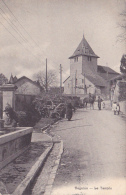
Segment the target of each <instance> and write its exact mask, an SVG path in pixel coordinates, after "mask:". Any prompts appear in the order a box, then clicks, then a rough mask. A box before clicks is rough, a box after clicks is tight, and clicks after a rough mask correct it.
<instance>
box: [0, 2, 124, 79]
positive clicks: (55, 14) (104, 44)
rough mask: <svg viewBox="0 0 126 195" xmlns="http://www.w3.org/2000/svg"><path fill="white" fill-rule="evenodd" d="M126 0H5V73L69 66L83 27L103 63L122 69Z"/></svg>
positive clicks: (1, 33)
mask: <svg viewBox="0 0 126 195" xmlns="http://www.w3.org/2000/svg"><path fill="white" fill-rule="evenodd" d="M124 1H125V0H66V1H64V0H11V1H10V0H0V73H3V74H4V75H5V76H6V77H7V78H9V77H10V75H11V73H12V74H13V76H15V75H16V76H17V77H18V78H19V77H20V76H24V75H25V76H27V77H29V78H33V75H34V74H35V73H37V72H38V71H40V70H45V62H46V58H47V59H48V69H55V70H56V72H57V74H59V66H60V64H62V67H63V80H65V79H66V78H67V76H69V63H70V62H69V59H68V58H69V57H70V56H71V55H72V54H73V52H74V51H75V49H76V48H77V46H78V44H79V43H80V41H81V39H82V37H83V33H84V36H85V38H86V39H87V41H88V42H89V44H90V46H91V47H92V49H93V50H94V52H95V53H96V54H97V55H98V56H100V59H98V64H99V65H103V66H106V65H107V66H109V67H111V68H113V69H115V70H119V66H120V59H121V57H122V54H123V53H125V50H126V48H125V42H124V41H123V42H121V41H118V35H119V34H121V33H122V30H121V29H120V28H119V25H118V24H119V22H120V20H121V17H120V15H119V14H120V12H121V11H122V10H123V9H124Z"/></svg>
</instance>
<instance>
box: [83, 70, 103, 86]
mask: <svg viewBox="0 0 126 195" xmlns="http://www.w3.org/2000/svg"><path fill="white" fill-rule="evenodd" d="M83 76H85V77H86V78H87V79H88V80H89V81H90V82H91V83H93V84H94V85H95V86H98V87H106V86H107V83H106V81H105V80H104V79H103V78H102V77H100V76H99V75H98V74H96V73H92V74H91V75H89V74H83Z"/></svg>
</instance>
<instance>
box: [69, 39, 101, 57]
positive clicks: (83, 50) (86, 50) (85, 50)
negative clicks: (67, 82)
mask: <svg viewBox="0 0 126 195" xmlns="http://www.w3.org/2000/svg"><path fill="white" fill-rule="evenodd" d="M80 55H85V56H92V57H96V58H99V57H98V56H97V55H96V54H95V53H94V51H93V50H92V48H91V47H90V45H89V44H88V42H87V40H86V39H85V37H84V36H83V39H82V41H81V42H80V44H79V45H78V47H77V49H76V50H75V52H74V53H73V55H72V56H71V57H69V58H73V57H75V56H80Z"/></svg>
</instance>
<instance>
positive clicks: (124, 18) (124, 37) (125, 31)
mask: <svg viewBox="0 0 126 195" xmlns="http://www.w3.org/2000/svg"><path fill="white" fill-rule="evenodd" d="M124 6H125V8H124V10H123V11H122V12H121V13H120V16H121V22H120V23H119V26H120V28H121V29H122V33H121V34H120V35H119V36H118V37H119V40H120V41H126V2H125V4H124Z"/></svg>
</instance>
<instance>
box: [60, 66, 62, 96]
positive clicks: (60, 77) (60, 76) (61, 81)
mask: <svg viewBox="0 0 126 195" xmlns="http://www.w3.org/2000/svg"><path fill="white" fill-rule="evenodd" d="M60 95H61V96H62V65H61V64H60Z"/></svg>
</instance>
